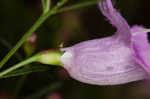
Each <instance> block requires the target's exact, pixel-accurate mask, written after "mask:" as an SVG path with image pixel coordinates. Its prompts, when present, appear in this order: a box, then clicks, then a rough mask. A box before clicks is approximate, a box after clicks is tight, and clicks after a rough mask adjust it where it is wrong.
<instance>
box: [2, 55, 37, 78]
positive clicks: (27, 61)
mask: <svg viewBox="0 0 150 99" xmlns="http://www.w3.org/2000/svg"><path fill="white" fill-rule="evenodd" d="M36 60H38V55H35V56H33V57H31V58H28V59H26V60H25V61H22V62H20V63H18V64H16V65H14V66H12V67H10V68H9V69H6V70H4V71H2V72H1V73H0V77H2V76H4V75H6V74H7V73H9V72H11V71H14V70H16V69H18V68H20V67H23V66H24V65H27V64H30V63H32V62H35V61H36Z"/></svg>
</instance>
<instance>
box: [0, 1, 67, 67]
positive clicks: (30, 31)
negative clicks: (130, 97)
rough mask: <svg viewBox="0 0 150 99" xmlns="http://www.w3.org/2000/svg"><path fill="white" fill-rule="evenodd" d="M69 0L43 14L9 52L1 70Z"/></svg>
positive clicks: (1, 64) (2, 62) (0, 63)
mask: <svg viewBox="0 0 150 99" xmlns="http://www.w3.org/2000/svg"><path fill="white" fill-rule="evenodd" d="M67 1H68V0H62V1H61V2H58V4H57V5H56V6H55V7H54V8H53V9H52V10H50V11H49V12H47V13H45V14H42V15H41V16H40V17H39V19H38V20H37V21H36V22H35V24H34V25H33V26H32V27H31V28H30V29H29V30H28V31H27V32H26V33H25V35H24V36H23V37H22V38H21V39H20V40H19V41H18V42H17V44H16V45H15V46H14V47H13V48H12V49H11V50H10V51H9V52H8V54H7V55H6V56H5V57H4V58H3V59H2V61H1V62H0V68H2V67H3V65H4V64H5V63H6V62H7V61H8V60H9V59H10V58H11V56H12V55H13V54H14V53H15V52H16V51H17V50H18V49H19V48H20V47H21V45H22V44H23V43H24V42H25V40H26V39H27V38H28V37H29V36H30V35H31V34H32V33H33V32H35V30H37V29H38V28H39V26H40V25H41V24H42V23H43V22H44V21H45V20H46V19H47V18H48V17H49V16H51V15H53V14H56V11H57V9H58V8H60V7H61V6H63V5H64V4H65V3H66V2H67Z"/></svg>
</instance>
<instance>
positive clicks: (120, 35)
mask: <svg viewBox="0 0 150 99" xmlns="http://www.w3.org/2000/svg"><path fill="white" fill-rule="evenodd" d="M99 8H100V10H101V12H102V13H103V15H104V16H106V17H107V19H109V20H110V23H111V24H112V25H114V26H115V27H116V28H117V32H116V34H115V36H117V39H119V40H120V41H122V42H125V43H126V44H128V45H130V42H131V33H130V27H129V25H128V23H127V22H126V20H125V19H124V18H123V17H122V16H121V15H120V13H119V12H118V11H117V10H116V9H115V8H114V7H113V5H112V2H111V0H104V1H101V2H99Z"/></svg>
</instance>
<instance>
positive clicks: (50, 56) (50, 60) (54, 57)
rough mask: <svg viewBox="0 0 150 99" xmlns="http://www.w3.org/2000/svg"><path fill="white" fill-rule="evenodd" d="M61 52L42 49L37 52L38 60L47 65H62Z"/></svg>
mask: <svg viewBox="0 0 150 99" xmlns="http://www.w3.org/2000/svg"><path fill="white" fill-rule="evenodd" d="M62 54H63V52H61V51H44V52H41V53H40V54H38V60H37V61H38V62H40V63H42V64H48V65H62V63H61V59H60V58H61V56H62Z"/></svg>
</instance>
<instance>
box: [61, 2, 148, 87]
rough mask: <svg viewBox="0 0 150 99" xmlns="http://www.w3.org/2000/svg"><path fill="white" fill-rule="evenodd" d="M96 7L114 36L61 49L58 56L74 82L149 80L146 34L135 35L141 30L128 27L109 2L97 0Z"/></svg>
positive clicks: (117, 82) (112, 82)
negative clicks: (113, 28) (113, 30)
mask: <svg viewBox="0 0 150 99" xmlns="http://www.w3.org/2000/svg"><path fill="white" fill-rule="evenodd" d="M99 8H100V10H101V12H102V14H103V15H104V16H106V18H107V19H108V20H109V21H110V23H111V24H112V25H113V26H115V27H116V28H117V31H116V33H115V35H113V36H111V37H106V38H102V39H95V40H89V41H84V42H82V43H79V44H76V45H74V46H72V47H68V48H62V49H61V50H62V51H65V53H64V54H63V55H62V57H61V61H62V63H63V64H64V68H65V69H66V70H67V71H68V72H69V74H70V75H71V77H73V78H74V79H76V80H79V81H81V82H85V83H89V84H96V85H116V84H123V83H128V82H132V81H137V80H143V79H146V78H148V74H147V72H146V71H145V70H144V69H146V70H147V71H149V70H150V68H149V67H148V65H150V62H149V61H148V60H150V55H149V56H148V55H146V54H147V53H150V47H149V44H148V40H147V37H146V33H144V32H141V33H140V34H135V33H136V32H138V31H140V30H142V29H144V28H143V27H141V26H133V27H130V26H129V25H128V23H127V22H126V20H125V19H124V18H123V17H122V16H121V15H120V13H119V12H118V11H117V10H116V9H115V8H114V7H113V5H112V2H111V0H102V1H100V2H99ZM142 43H144V44H142ZM141 45H142V46H141ZM145 56H146V57H145ZM141 65H142V66H143V67H144V69H143V68H142V66H141ZM149 73H150V72H149Z"/></svg>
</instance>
